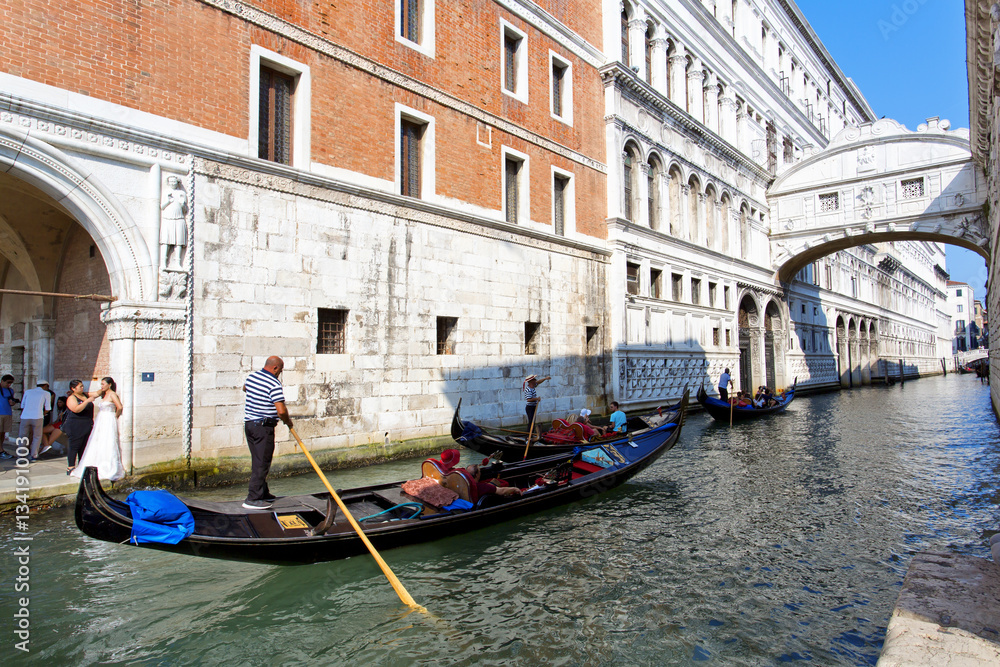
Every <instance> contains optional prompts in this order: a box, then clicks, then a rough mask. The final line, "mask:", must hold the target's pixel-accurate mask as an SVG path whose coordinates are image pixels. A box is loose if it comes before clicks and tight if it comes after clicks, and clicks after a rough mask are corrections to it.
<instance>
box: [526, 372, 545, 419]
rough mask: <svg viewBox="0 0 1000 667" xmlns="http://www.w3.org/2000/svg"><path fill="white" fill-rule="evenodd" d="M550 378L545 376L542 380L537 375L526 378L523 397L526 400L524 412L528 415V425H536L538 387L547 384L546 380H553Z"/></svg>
mask: <svg viewBox="0 0 1000 667" xmlns="http://www.w3.org/2000/svg"><path fill="white" fill-rule="evenodd" d="M551 379H552V378H551V377H549V376H547V375H546V376H545V377H543V378H541V379H539V378H538V376H537V375H529V376H528V377H526V378H524V382H523V383H522V384H521V396H522V397H523V398H524V412H525V414H527V415H528V423H529V424H531V423H534V419H535V410H537V409H538V401H539V400H541V399H539V398H538V385H540V384H541V383H543V382H545V381H546V380H551Z"/></svg>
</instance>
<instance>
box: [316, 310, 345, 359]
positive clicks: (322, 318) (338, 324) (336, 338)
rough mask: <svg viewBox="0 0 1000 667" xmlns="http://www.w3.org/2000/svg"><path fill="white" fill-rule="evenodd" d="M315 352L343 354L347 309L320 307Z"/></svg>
mask: <svg viewBox="0 0 1000 667" xmlns="http://www.w3.org/2000/svg"><path fill="white" fill-rule="evenodd" d="M317 315H318V320H319V327H318V331H317V335H316V354H344V350H345V347H346V342H347V311H346V310H341V309H331V308H320V309H319V310H318V311H317Z"/></svg>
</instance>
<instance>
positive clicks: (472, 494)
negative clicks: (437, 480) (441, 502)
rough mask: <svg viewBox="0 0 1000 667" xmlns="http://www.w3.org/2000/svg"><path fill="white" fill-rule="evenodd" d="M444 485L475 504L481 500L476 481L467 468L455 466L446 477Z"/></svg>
mask: <svg viewBox="0 0 1000 667" xmlns="http://www.w3.org/2000/svg"><path fill="white" fill-rule="evenodd" d="M444 485H445V486H446V487H447V488H449V489H451V490H452V491H454V492H455V493H457V494H458V497H459V498H461V499H462V500H465V501H468V502H470V503H472V504H473V505H475V504H476V502H477V501H478V500H479V492H478V489H477V488H476V481H475V480H474V479H473V478H472V475H470V474H469V471H468V470H466V469H465V468H455V469H454V470H452V471H451V472H449V473H448V474H447V475H445V478H444Z"/></svg>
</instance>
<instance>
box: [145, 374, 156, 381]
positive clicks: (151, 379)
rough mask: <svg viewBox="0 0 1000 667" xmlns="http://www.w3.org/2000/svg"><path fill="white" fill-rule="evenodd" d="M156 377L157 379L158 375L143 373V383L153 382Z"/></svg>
mask: <svg viewBox="0 0 1000 667" xmlns="http://www.w3.org/2000/svg"><path fill="white" fill-rule="evenodd" d="M155 377H156V373H143V374H142V381H143V382H152V381H153V378H155Z"/></svg>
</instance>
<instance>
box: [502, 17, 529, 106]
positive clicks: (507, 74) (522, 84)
mask: <svg viewBox="0 0 1000 667" xmlns="http://www.w3.org/2000/svg"><path fill="white" fill-rule="evenodd" d="M526 45H527V38H526V36H525V34H524V33H523V32H521V31H520V30H518V29H517V28H515V27H514V26H512V25H511V24H509V23H507V22H506V21H500V48H501V53H502V56H503V66H502V68H501V70H500V72H501V74H500V76H501V81H500V85H501V89H502V90H503V92H504V93H506V94H508V95H510V96H511V97H514V98H516V99H518V100H520V101H521V102H524V103H525V104H527V102H528V81H527V79H528V59H527V53H526V52H527V46H526Z"/></svg>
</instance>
